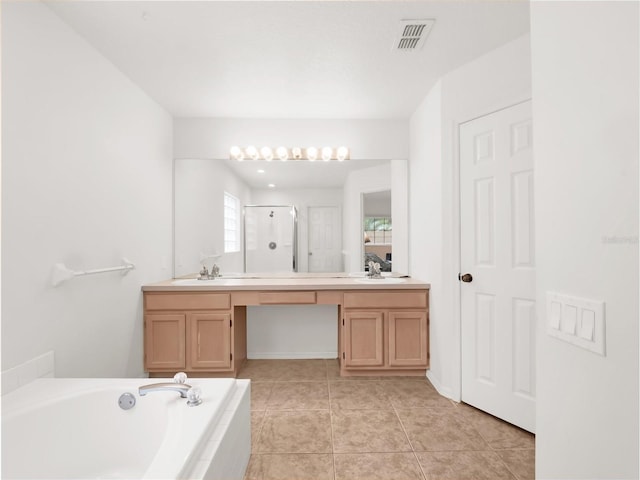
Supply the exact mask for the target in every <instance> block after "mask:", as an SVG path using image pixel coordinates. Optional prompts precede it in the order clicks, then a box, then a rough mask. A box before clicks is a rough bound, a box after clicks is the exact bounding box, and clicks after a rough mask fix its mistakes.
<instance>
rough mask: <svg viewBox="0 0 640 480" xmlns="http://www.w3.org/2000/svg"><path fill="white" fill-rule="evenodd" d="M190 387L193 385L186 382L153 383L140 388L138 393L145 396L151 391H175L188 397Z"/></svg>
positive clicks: (183, 396)
mask: <svg viewBox="0 0 640 480" xmlns="http://www.w3.org/2000/svg"><path fill="white" fill-rule="evenodd" d="M190 388H191V385H187V384H186V383H169V382H165V383H152V384H149V385H143V386H142V387H140V388H138V393H139V394H140V396H141V397H143V396H145V395H146V394H147V393H149V392H164V391H174V392H178V393H179V394H180V396H181V397H182V398H187V392H188V391H189V389H190Z"/></svg>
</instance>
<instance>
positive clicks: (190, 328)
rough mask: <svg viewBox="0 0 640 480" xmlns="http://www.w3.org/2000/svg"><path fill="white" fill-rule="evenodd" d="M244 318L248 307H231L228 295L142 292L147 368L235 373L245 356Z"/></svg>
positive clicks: (152, 371) (163, 372) (160, 372)
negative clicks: (235, 324)
mask: <svg viewBox="0 0 640 480" xmlns="http://www.w3.org/2000/svg"><path fill="white" fill-rule="evenodd" d="M234 321H235V322H236V323H237V326H236V327H235V328H234ZM245 322H246V310H245V309H243V308H242V307H239V308H237V309H233V308H232V306H231V295H230V294H229V293H210V292H202V293H194V292H190V293H177V292H176V293H174V292H171V293H162V292H145V294H144V367H145V370H146V371H147V372H149V375H150V376H171V375H173V374H174V373H175V372H177V371H179V370H183V371H185V372H187V373H188V374H190V375H192V376H194V374H195V376H197V375H201V376H207V374H215V375H216V376H227V375H228V376H235V375H236V374H237V371H238V369H239V368H240V364H241V362H242V361H243V360H244V357H245V356H246V338H245V337H246V333H245V329H246V323H245ZM234 355H235V357H236V358H235V359H234Z"/></svg>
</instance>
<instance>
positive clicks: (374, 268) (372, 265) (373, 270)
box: [367, 261, 382, 278]
mask: <svg viewBox="0 0 640 480" xmlns="http://www.w3.org/2000/svg"><path fill="white" fill-rule="evenodd" d="M367 276H368V277H369V278H382V273H380V264H379V263H377V262H373V261H370V262H369V273H368V275H367Z"/></svg>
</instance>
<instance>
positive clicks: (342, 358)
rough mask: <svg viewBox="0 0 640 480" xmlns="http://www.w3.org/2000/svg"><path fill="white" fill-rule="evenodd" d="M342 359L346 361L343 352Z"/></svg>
mask: <svg viewBox="0 0 640 480" xmlns="http://www.w3.org/2000/svg"><path fill="white" fill-rule="evenodd" d="M342 359H343V360H344V352H342Z"/></svg>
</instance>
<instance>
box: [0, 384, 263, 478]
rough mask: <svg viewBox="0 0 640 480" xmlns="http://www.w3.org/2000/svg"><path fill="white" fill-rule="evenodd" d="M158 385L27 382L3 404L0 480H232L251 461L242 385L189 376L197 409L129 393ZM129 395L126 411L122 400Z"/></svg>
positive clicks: (172, 396)
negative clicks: (131, 402)
mask: <svg viewBox="0 0 640 480" xmlns="http://www.w3.org/2000/svg"><path fill="white" fill-rule="evenodd" d="M162 381H170V380H162V379H144V378H142V379H53V378H44V379H38V380H35V381H33V382H31V383H29V384H28V385H26V386H24V387H22V388H19V389H18V390H15V391H13V392H11V393H9V394H7V395H5V396H3V397H2V478H3V479H11V478H32V479H36V478H39V479H45V478H46V479H53V478H58V479H62V478H64V479H79V478H82V479H95V478H118V479H178V478H188V479H207V480H214V479H224V480H233V479H238V480H241V479H242V478H243V476H244V472H245V469H246V466H247V463H248V461H249V456H250V454H251V413H250V383H249V381H248V380H236V379H226V378H224V379H204V378H202V379H201V378H196V379H189V380H188V381H187V382H188V383H189V384H190V385H192V386H198V387H200V388H201V389H202V399H203V403H202V404H201V405H198V406H196V407H189V406H187V401H186V399H184V398H180V395H179V394H178V393H177V392H173V391H168V392H150V393H148V394H147V395H145V396H143V397H140V396H139V395H138V387H139V386H140V385H144V384H148V383H156V382H162ZM125 392H130V393H132V394H134V395H135V398H136V405H135V406H134V407H133V408H132V409H130V410H122V409H121V408H120V407H119V406H118V398H119V397H120V395H121V394H122V393H125Z"/></svg>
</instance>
